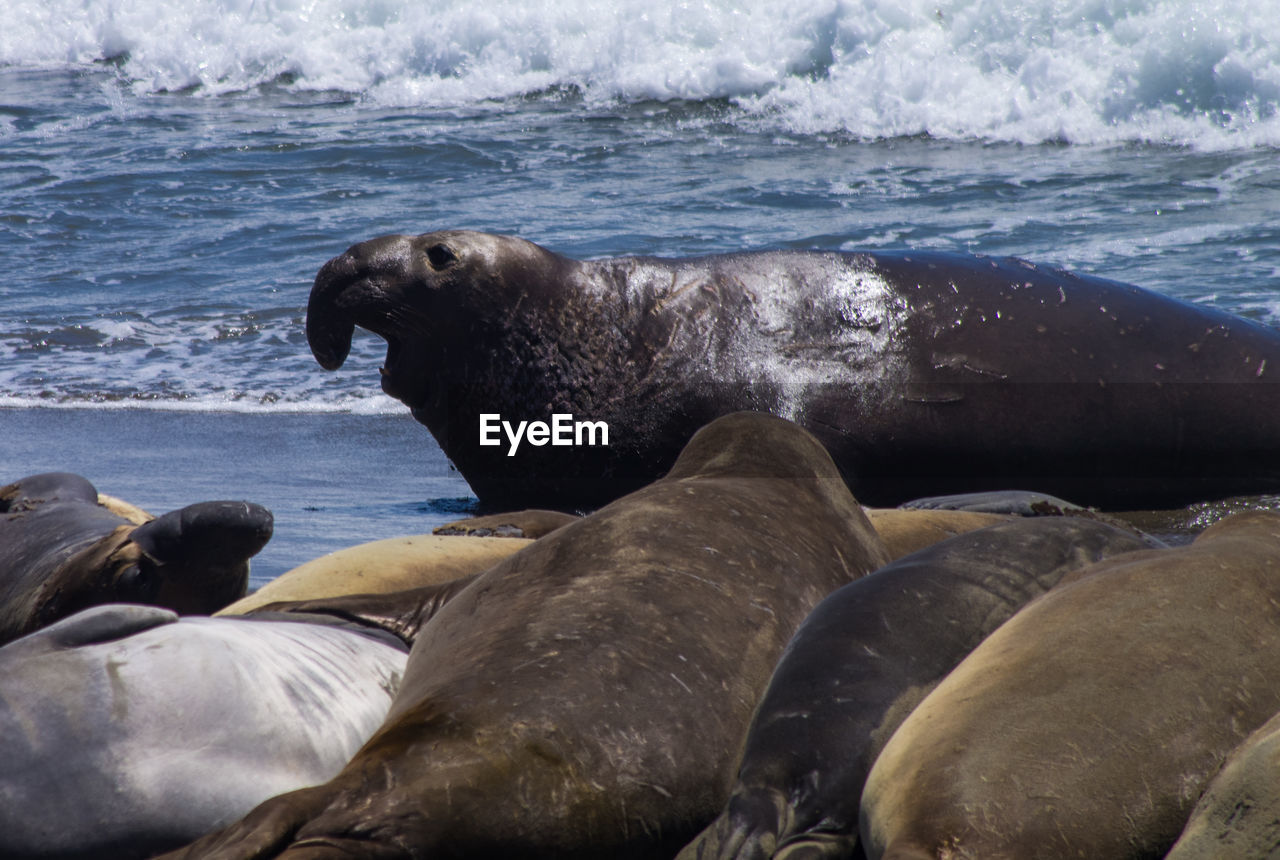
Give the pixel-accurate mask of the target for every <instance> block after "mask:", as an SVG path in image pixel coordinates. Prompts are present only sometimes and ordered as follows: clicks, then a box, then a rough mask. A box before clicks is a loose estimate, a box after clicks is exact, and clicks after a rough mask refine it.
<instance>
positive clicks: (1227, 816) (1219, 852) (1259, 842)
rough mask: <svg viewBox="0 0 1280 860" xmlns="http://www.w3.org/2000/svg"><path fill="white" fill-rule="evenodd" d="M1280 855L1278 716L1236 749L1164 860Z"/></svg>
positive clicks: (1226, 859)
mask: <svg viewBox="0 0 1280 860" xmlns="http://www.w3.org/2000/svg"><path fill="white" fill-rule="evenodd" d="M1278 855H1280V715H1277V716H1274V717H1272V718H1271V719H1270V720H1268V721H1267V722H1266V724H1264V725H1263V726H1262V728H1260V729H1258V730H1257V731H1256V732H1254V733H1253V734H1252V735H1250V736H1249V738H1248V739H1247V740H1246V741H1245V742H1244V743H1242V744H1241V745H1240V746H1239V747H1237V748H1236V749H1235V750H1234V751H1233V752H1232V753H1231V756H1230V757H1229V758H1228V759H1227V761H1226V764H1224V765H1223V766H1222V770H1220V771H1218V773H1217V775H1216V776H1214V778H1213V781H1212V782H1210V783H1209V787H1208V788H1207V789H1206V790H1205V792H1204V794H1203V795H1202V796H1201V797H1200V800H1199V802H1198V803H1196V808H1195V809H1194V810H1192V812H1191V817H1190V818H1189V819H1188V820H1187V826H1186V827H1184V828H1183V830H1182V835H1181V836H1179V837H1178V841H1177V842H1175V843H1174V845H1173V848H1172V849H1170V851H1169V853H1168V854H1166V855H1165V857H1166V860H1264V858H1266V860H1271V859H1272V858H1275V857H1276V856H1278Z"/></svg>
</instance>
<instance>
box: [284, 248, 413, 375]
mask: <svg viewBox="0 0 1280 860" xmlns="http://www.w3.org/2000/svg"><path fill="white" fill-rule="evenodd" d="M413 261H414V255H413V240H412V239H411V237H408V236H400V235H391V236H380V237H378V238H376V239H370V240H369V241H367V242H361V243H359V244H357V245H352V246H351V247H350V248H348V249H347V250H346V251H345V252H343V253H342V254H339V255H338V256H337V257H334V258H333V259H332V260H329V261H328V262H327V263H325V264H324V265H323V266H321V267H320V271H319V272H317V273H316V279H315V283H314V285H313V286H312V288H311V297H310V299H309V301H308V302H307V323H306V330H307V344H308V345H309V346H310V347H311V354H312V355H314V356H315V359H316V361H317V362H319V364H320V366H321V367H323V368H324V369H325V370H337V369H338V368H340V367H342V364H343V362H345V361H346V360H347V355H348V354H350V352H351V337H352V335H353V334H354V333H355V327H356V325H361V326H364V327H365V328H369V329H370V330H371V331H374V333H375V334H380V335H383V336H384V337H385V334H384V332H382V331H379V330H378V329H377V328H373V327H371V326H377V324H378V323H379V322H381V321H382V320H383V319H384V318H386V317H387V315H388V312H387V305H388V297H387V289H388V285H393V284H396V283H398V282H400V281H402V280H404V278H405V277H406V276H407V275H409V274H410V270H411V269H412V266H413Z"/></svg>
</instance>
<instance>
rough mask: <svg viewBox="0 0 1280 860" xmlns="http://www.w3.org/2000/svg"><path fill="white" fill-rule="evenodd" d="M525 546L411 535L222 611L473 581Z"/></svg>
mask: <svg viewBox="0 0 1280 860" xmlns="http://www.w3.org/2000/svg"><path fill="white" fill-rule="evenodd" d="M527 543H529V541H527V540H521V539H518V538H516V539H513V538H499V537H462V536H458V535H409V536H406V537H396V538H384V539H383V540H376V541H370V542H369V543H363V544H358V545H356V546H351V547H345V548H343V549H340V550H336V551H334V552H331V553H328V554H327V555H323V556H321V557H320V558H314V559H312V560H311V561H308V562H304V563H302V564H300V565H298V566H297V567H295V568H293V569H292V570H288V571H285V572H284V573H282V574H280V575H279V576H278V577H276V578H275V579H273V580H271V581H270V582H268V583H267V584H266V585H264V586H262V588H259V589H258V590H257V591H255V592H254V593H253V594H250V595H247V596H245V597H242V598H241V599H239V600H237V601H236V602H235V603H232V604H231V605H229V606H227V607H225V608H223V609H221V610H219V611H218V612H217V613H215V614H217V615H244V614H246V613H248V612H251V611H253V610H255V609H259V608H261V607H263V606H266V605H267V604H269V603H279V602H282V601H300V600H315V599H318V598H324V597H341V596H343V595H349V594H387V593H389V592H398V591H404V590H406V589H410V588H417V587H419V586H424V585H433V584H437V583H443V582H448V581H450V580H454V579H457V578H459V577H463V576H471V575H472V574H476V573H479V572H480V571H482V570H485V569H487V568H490V567H492V566H493V565H495V564H497V563H498V562H499V561H501V560H502V559H504V558H506V557H507V556H509V555H511V554H512V553H515V552H519V551H520V549H522V548H523V547H524V545H525V544H527Z"/></svg>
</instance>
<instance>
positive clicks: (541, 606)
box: [175, 414, 885, 858]
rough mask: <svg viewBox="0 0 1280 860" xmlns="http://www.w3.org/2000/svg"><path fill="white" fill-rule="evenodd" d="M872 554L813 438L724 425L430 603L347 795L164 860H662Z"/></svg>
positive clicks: (744, 423)
mask: <svg viewBox="0 0 1280 860" xmlns="http://www.w3.org/2000/svg"><path fill="white" fill-rule="evenodd" d="M779 511H786V512H787V517H786V527H785V528H784V529H779V528H778V527H777V524H778V522H779V520H778V519H777V516H778V512H779ZM884 559H885V554H884V550H883V548H882V546H881V545H880V542H879V539H878V538H877V536H876V535H875V532H874V531H873V530H872V529H871V526H870V525H869V524H868V523H867V521H866V518H865V517H864V516H863V515H862V512H861V509H860V507H859V506H858V504H857V503H856V502H855V501H854V500H853V498H852V496H851V495H850V494H849V491H848V489H847V488H846V487H845V485H844V484H843V482H842V481H841V479H840V476H839V473H838V472H837V471H836V469H835V466H834V465H833V464H832V462H831V459H830V458H829V457H828V456H827V454H826V452H824V451H823V450H822V448H821V446H819V445H818V443H817V442H816V441H815V440H814V439H813V437H812V436H810V435H809V434H808V433H806V432H804V431H803V430H802V429H800V428H799V427H796V426H795V425H793V424H790V423H788V422H785V421H782V420H780V419H777V418H773V417H770V416H765V415H758V414H738V415H731V416H727V417H725V418H722V419H720V420H718V421H716V422H715V423H713V424H711V425H710V426H708V427H706V428H704V429H703V430H701V431H700V432H699V433H698V434H697V435H696V436H695V437H694V438H693V439H692V440H691V441H690V442H689V445H688V446H687V447H686V448H685V450H684V452H683V453H682V455H681V456H680V458H679V461H678V462H677V463H676V464H675V466H674V468H673V469H672V471H671V473H670V474H669V475H667V476H666V477H665V478H663V479H661V480H659V481H657V482H655V483H654V484H652V485H651V486H648V487H645V488H644V489H642V490H639V491H637V492H636V493H633V494H631V495H629V496H627V497H625V498H623V499H620V500H618V501H617V502H615V503H613V504H611V505H609V506H607V507H605V508H603V509H601V510H599V511H597V512H595V513H594V514H592V515H591V516H589V517H585V518H583V519H581V520H579V521H576V522H573V523H570V524H568V525H565V526H564V527H562V528H560V529H557V530H556V531H555V532H553V533H552V534H549V535H547V536H546V537H544V538H541V539H540V540H537V541H535V542H533V543H532V544H530V545H529V546H528V547H527V548H525V549H523V550H521V551H520V552H519V553H517V554H516V555H514V556H511V557H510V558H508V559H506V560H505V561H503V562H501V563H499V564H498V565H497V566H495V567H493V568H491V569H490V570H488V571H486V572H484V573H482V574H481V575H480V576H479V578H478V579H477V580H476V581H475V582H474V583H472V584H471V585H470V586H468V587H467V588H465V589H464V590H463V591H461V592H460V593H458V594H457V596H455V597H454V598H453V599H452V600H450V601H449V602H448V603H447V604H445V606H444V607H443V608H442V609H440V611H439V613H438V614H437V615H436V616H435V617H434V618H433V619H432V620H431V622H430V623H429V624H427V625H426V626H425V627H423V629H422V631H421V633H420V634H419V636H418V639H417V641H416V642H415V643H414V647H413V650H412V652H411V653H410V656H409V665H408V667H407V669H406V672H405V680H404V683H403V684H402V686H401V688H400V693H399V695H398V696H397V697H396V700H395V702H394V704H393V705H392V708H391V712H390V713H389V714H388V717H387V721H386V723H384V725H383V727H382V728H381V729H380V730H379V731H378V733H377V734H376V735H374V737H373V738H372V739H371V740H370V741H369V743H367V744H366V745H365V746H364V748H363V749H362V750H361V751H360V752H359V753H357V754H356V756H355V757H354V758H353V759H352V761H351V763H350V765H348V767H347V768H346V769H345V770H344V771H343V772H342V773H341V774H339V776H338V777H336V778H335V779H334V780H332V781H331V782H330V783H328V784H327V785H325V786H320V787H318V788H315V789H307V790H303V791H300V792H294V793H292V794H287V795H284V796H282V797H278V798H275V799H273V800H270V801H267V802H266V803H264V804H263V805H262V806H260V807H259V808H258V809H256V810H255V811H254V812H253V813H251V814H250V815H249V816H248V817H247V818H246V819H245V820H244V821H242V822H241V823H240V824H238V825H236V826H234V827H232V828H229V829H228V830H226V831H223V832H222V833H219V834H212V835H210V836H209V837H206V838H205V839H202V840H200V841H199V842H198V843H196V844H195V845H193V846H191V847H189V848H188V849H187V850H186V851H185V852H183V853H181V854H179V855H175V856H182V857H218V858H231V857H272V856H282V857H288V858H295V857H309V858H322V857H323V858H330V857H332V858H337V857H347V856H360V857H378V858H382V857H388V858H390V857H395V858H410V857H412V858H428V857H429V858H441V857H488V856H494V857H499V856H500V857H526V858H553V857H554V858H598V857H616V858H651V857H652V858H659V857H664V858H670V857H671V856H673V854H674V853H675V852H676V851H677V850H678V849H679V847H680V846H681V845H683V844H684V843H686V842H687V841H688V840H689V839H690V838H692V837H693V836H694V835H695V834H696V833H697V832H698V830H699V829H701V828H702V827H703V826H704V825H705V824H706V823H707V822H708V821H710V820H711V819H712V818H713V817H714V816H715V815H716V813H717V812H718V810H719V809H720V807H721V806H723V804H724V802H725V800H726V799H727V789H728V786H729V784H730V781H731V778H732V775H733V764H734V755H735V752H736V749H737V746H738V744H739V742H740V739H741V738H742V735H743V733H744V732H745V730H746V727H747V724H748V721H749V720H750V717H751V711H752V709H753V708H754V706H755V702H756V700H757V698H758V697H759V695H760V693H762V692H763V690H764V687H765V684H766V683H767V681H768V678H769V673H770V672H771V671H772V669H773V665H774V663H775V662H776V660H777V658H778V655H779V653H780V652H781V650H782V648H783V646H784V645H785V644H786V641H787V639H788V638H789V637H790V635H791V634H792V632H793V631H794V629H795V627H796V626H797V625H799V623H800V622H801V621H802V620H803V618H804V616H805V614H807V613H808V611H809V610H810V609H811V608H812V607H813V606H814V605H816V604H817V603H818V601H819V600H820V599H821V598H822V597H823V596H825V595H826V594H827V593H829V592H830V591H832V590H834V589H835V588H837V587H839V586H840V585H843V584H844V583H846V582H848V581H850V580H852V579H854V578H856V577H858V576H861V575H863V574H864V573H866V572H868V571H870V570H872V569H874V568H876V567H878V566H880V565H881V563H882V562H883V561H884ZM344 852H346V853H344Z"/></svg>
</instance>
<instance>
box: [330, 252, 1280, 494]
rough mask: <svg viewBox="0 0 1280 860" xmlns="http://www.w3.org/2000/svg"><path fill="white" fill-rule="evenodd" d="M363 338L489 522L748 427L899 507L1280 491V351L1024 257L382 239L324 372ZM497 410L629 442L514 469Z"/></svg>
mask: <svg viewBox="0 0 1280 860" xmlns="http://www.w3.org/2000/svg"><path fill="white" fill-rule="evenodd" d="M357 325H358V326H361V327H362V328H366V329H368V330H370V331H373V332H375V333H377V334H379V335H381V336H382V337H383V338H384V339H386V341H387V344H388V346H387V359H386V364H385V366H384V368H383V377H382V385H383V388H384V389H385V390H386V392H387V393H389V394H391V395H392V396H394V397H396V398H398V399H400V400H401V401H402V402H404V403H405V404H406V405H408V406H409V408H410V409H411V410H412V413H413V415H414V417H415V418H416V419H417V420H418V421H419V422H421V423H422V424H424V425H426V426H427V427H428V428H429V429H430V431H431V432H432V434H434V436H435V438H436V439H437V441H438V442H439V444H440V446H441V448H442V449H443V450H444V451H445V453H446V454H447V455H448V456H449V458H450V459H451V460H452V461H453V463H454V464H455V465H456V466H457V467H458V469H459V470H460V471H461V472H462V474H463V476H464V477H465V478H466V479H467V481H468V482H469V483H470V485H471V488H472V489H473V490H474V491H475V493H476V494H477V496H478V497H479V498H480V500H481V501H482V503H484V504H485V505H486V506H487V507H488V508H490V509H496V510H510V509H516V508H522V507H551V508H557V509H561V510H571V509H579V508H582V509H587V508H592V507H595V506H598V505H599V504H601V503H603V502H606V501H608V500H610V499H613V498H617V497H618V496H620V495H622V494H623V493H624V492H627V491H629V490H631V489H634V488H636V487H638V486H641V485H643V484H645V483H647V482H648V481H650V480H652V479H654V478H656V477H657V476H659V475H661V474H662V473H663V472H664V471H665V470H666V468H668V466H669V464H670V463H671V462H672V461H673V460H674V458H675V455H676V453H677V452H678V451H679V449H680V447H681V445H683V443H684V440H685V439H687V438H688V436H689V435H690V434H691V433H692V431H693V430H694V429H695V428H697V427H699V426H701V425H702V424H704V423H705V422H707V421H708V420H710V419H712V418H714V417H715V416H717V415H721V414H724V413H726V412H730V411H734V410H738V409H753V410H758V411H766V412H772V413H774V414H777V415H781V416H782V417H785V418H789V419H792V420H795V421H797V422H799V423H800V424H802V425H803V426H805V427H806V428H808V429H809V430H810V431H812V432H813V433H814V434H815V435H816V436H817V437H818V439H819V440H820V441H821V442H822V443H823V444H824V445H825V446H826V447H827V449H828V450H829V452H830V453H831V455H832V457H833V458H834V459H835V461H836V464H837V465H838V466H839V467H840V468H841V470H842V472H843V473H844V474H845V477H846V479H848V480H850V481H851V482H852V486H853V490H854V493H855V494H856V495H857V496H858V498H859V500H861V501H862V502H864V503H866V504H873V505H880V506H892V505H896V504H899V503H900V502H903V501H905V500H907V499H911V498H917V497H920V496H928V495H937V494H942V493H955V492H971V491H978V490H988V489H996V490H1000V489H1005V488H1007V487H1010V486H1032V487H1035V488H1036V489H1037V490H1039V491H1042V492H1047V493H1054V494H1057V495H1060V496H1063V497H1065V498H1068V499H1073V500H1075V501H1077V502H1079V503H1081V504H1084V505H1091V506H1096V507H1101V508H1104V509H1113V510H1114V509H1121V508H1133V507H1149V508H1159V507H1176V506H1178V505H1179V504H1183V503H1186V502H1190V501H1195V500H1203V499H1207V498H1214V497H1222V496H1226V495H1239V494H1244V493H1249V492H1264V491H1267V490H1274V489H1276V488H1277V487H1278V486H1280V386H1277V385H1276V384H1275V381H1276V378H1277V374H1278V373H1280V333H1278V332H1276V331H1275V330H1273V329H1271V328H1268V327H1265V326H1262V325H1259V324H1256V323H1253V322H1249V321H1247V320H1243V319H1239V318H1236V317H1232V316H1230V315H1227V314H1223V313H1220V312H1216V311H1213V310H1209V309H1205V308H1201V307H1197V306H1192V305H1189V304H1186V303H1183V302H1179V301H1176V300H1173V299H1169V298H1166V297H1163V296H1160V295H1157V294H1154V293H1150V292H1147V291H1144V290H1141V289H1138V288H1137V287H1132V286H1128V285H1125V284H1120V283H1116V282H1113V281H1106V280H1102V279H1099V278H1093V277H1084V276H1078V275H1074V274H1070V273H1068V272H1064V271H1061V270H1057V269H1051V268H1046V267H1041V266H1036V265H1033V264H1031V263H1027V262H1024V261H1022V260H1017V259H1011V258H1005V259H991V258H984V257H971V256H965V255H955V254H942V253H932V252H927V253H909V254H894V253H874V254H872V253H835V252H803V251H770V252H757V253H739V254H725V255H721V256H712V257H701V258H688V259H657V258H651V257H627V258H617V259H604V260H595V261H587V262H582V261H578V260H572V259H569V258H566V257H563V256H560V255H558V254H555V253H552V252H551V251H548V250H546V249H544V248H541V247H539V246H537V245H534V244H532V243H529V242H526V241H523V240H521V239H516V238H512V237H505V236H495V235H489V234H484V233H474V232H466V231H444V232H436V233H425V234H423V235H420V236H383V237H380V238H376V239H372V240H369V241H367V242H363V243H361V244H358V245H355V246H353V247H351V248H350V249H349V250H348V251H347V252H346V253H344V254H342V255H340V256H338V257H336V258H334V259H332V260H330V261H329V262H328V263H326V264H325V265H324V267H323V268H321V269H320V271H319V274H318V275H317V276H316V280H315V285H314V287H313V289H312V291H311V299H310V303H309V305H308V309H307V337H308V341H309V342H310V344H311V349H312V351H313V353H314V354H315V357H316V359H317V360H318V361H319V362H320V364H321V365H323V366H324V367H326V368H328V369H335V368H337V367H339V366H341V365H342V363H343V361H344V360H345V359H346V356H347V354H348V352H349V349H350V344H351V335H352V330H353V327H354V326H357ZM1206 383H1209V384H1206ZM1228 383H1229V384H1228ZM481 413H497V414H500V415H501V416H502V418H503V419H506V420H509V421H511V422H512V423H513V424H515V423H518V422H519V421H525V420H528V421H533V420H541V421H550V419H551V416H552V415H553V414H557V413H560V414H572V415H573V416H574V418H575V419H576V420H591V421H605V422H608V424H609V428H610V435H609V446H608V447H607V448H606V447H552V446H550V445H547V446H544V447H534V446H532V445H530V444H529V443H528V442H525V443H524V444H522V445H521V447H520V448H519V449H518V450H517V452H516V453H515V455H514V456H510V457H509V456H508V450H509V446H508V445H507V444H506V443H505V439H504V443H503V444H501V445H498V446H496V447H482V446H481V445H480V444H479V435H480V434H479V416H480V414H481Z"/></svg>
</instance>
